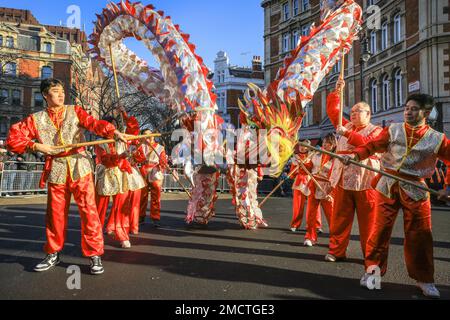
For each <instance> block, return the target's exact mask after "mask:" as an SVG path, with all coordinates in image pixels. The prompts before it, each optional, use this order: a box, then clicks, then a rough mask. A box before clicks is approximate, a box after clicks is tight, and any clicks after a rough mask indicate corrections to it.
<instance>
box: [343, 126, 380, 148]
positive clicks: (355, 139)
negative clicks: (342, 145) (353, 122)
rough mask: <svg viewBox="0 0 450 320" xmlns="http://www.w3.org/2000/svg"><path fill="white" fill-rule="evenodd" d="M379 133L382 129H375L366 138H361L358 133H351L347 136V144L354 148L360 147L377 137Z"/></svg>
mask: <svg viewBox="0 0 450 320" xmlns="http://www.w3.org/2000/svg"><path fill="white" fill-rule="evenodd" d="M381 131H383V129H382V128H376V129H374V130H373V131H372V132H371V133H370V134H369V135H368V136H367V137H365V136H363V135H362V134H360V133H359V132H356V131H351V132H350V133H349V134H348V136H347V138H348V143H349V144H351V145H352V146H355V147H359V146H362V145H364V144H366V143H367V142H369V141H370V140H372V139H374V138H375V137H376V136H378V135H379V134H380V133H381Z"/></svg>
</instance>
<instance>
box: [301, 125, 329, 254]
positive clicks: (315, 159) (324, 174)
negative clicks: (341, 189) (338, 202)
mask: <svg viewBox="0 0 450 320" xmlns="http://www.w3.org/2000/svg"><path fill="white" fill-rule="evenodd" d="M322 148H323V149H324V150H326V151H334V150H335V149H336V138H335V137H334V135H333V134H330V135H328V136H326V137H325V138H324V140H323V145H322ZM332 166H333V160H332V159H331V157H330V156H328V155H326V154H320V153H316V154H314V155H313V156H312V159H311V162H309V163H307V165H306V169H307V170H308V171H309V172H311V173H312V175H313V177H314V179H315V180H316V182H317V183H318V185H319V186H320V187H318V186H317V185H316V184H315V183H314V181H313V180H312V179H311V181H310V182H309V188H310V190H311V195H310V196H309V197H308V204H307V207H306V217H307V226H306V234H305V242H304V245H305V246H307V247H312V246H313V245H315V244H316V243H317V229H318V224H317V212H319V213H320V207H319V206H321V207H322V208H323V211H324V214H325V217H326V219H327V222H328V226H330V220H331V216H332V214H333V205H334V199H333V190H332V187H331V183H330V181H329V177H330V173H331V169H332Z"/></svg>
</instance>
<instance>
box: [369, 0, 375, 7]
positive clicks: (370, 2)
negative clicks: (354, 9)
mask: <svg viewBox="0 0 450 320" xmlns="http://www.w3.org/2000/svg"><path fill="white" fill-rule="evenodd" d="M374 3H375V1H374V0H367V7H370V6H373V5H374Z"/></svg>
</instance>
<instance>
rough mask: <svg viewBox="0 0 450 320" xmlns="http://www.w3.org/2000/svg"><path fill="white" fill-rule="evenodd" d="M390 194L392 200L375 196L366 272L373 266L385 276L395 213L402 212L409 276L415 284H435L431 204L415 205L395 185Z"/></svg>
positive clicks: (427, 202)
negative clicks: (374, 210)
mask: <svg viewBox="0 0 450 320" xmlns="http://www.w3.org/2000/svg"><path fill="white" fill-rule="evenodd" d="M392 194H393V197H394V198H393V199H389V198H387V197H385V196H384V195H382V194H381V193H378V192H377V206H376V218H375V222H374V226H373V229H372V231H371V233H370V236H369V240H368V241H367V248H366V250H367V251H366V259H365V265H366V270H367V268H368V267H370V266H373V265H376V266H379V267H380V269H381V275H384V274H385V273H386V270H387V262H388V251H389V242H390V239H391V234H392V229H393V227H394V223H395V219H396V218H397V214H398V211H399V210H400V209H402V211H403V225H404V230H405V241H404V254H405V262H406V268H407V270H408V274H409V276H410V277H411V278H413V279H414V280H416V281H419V282H425V283H434V262H433V237H432V234H431V203H430V200H429V199H428V200H422V201H414V200H412V199H411V198H409V197H408V196H407V195H406V194H405V193H404V192H403V191H401V190H400V188H399V187H398V184H396V185H395V186H394V187H393V189H392Z"/></svg>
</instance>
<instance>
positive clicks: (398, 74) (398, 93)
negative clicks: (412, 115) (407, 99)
mask: <svg viewBox="0 0 450 320" xmlns="http://www.w3.org/2000/svg"><path fill="white" fill-rule="evenodd" d="M402 83H403V76H402V70H400V69H397V70H396V71H395V73H394V98H395V99H394V101H395V107H396V108H399V107H401V106H402V105H403V91H402Z"/></svg>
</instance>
